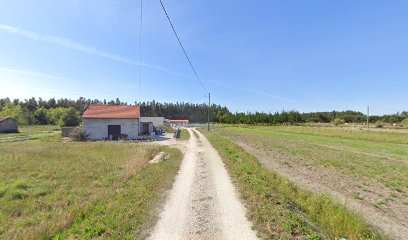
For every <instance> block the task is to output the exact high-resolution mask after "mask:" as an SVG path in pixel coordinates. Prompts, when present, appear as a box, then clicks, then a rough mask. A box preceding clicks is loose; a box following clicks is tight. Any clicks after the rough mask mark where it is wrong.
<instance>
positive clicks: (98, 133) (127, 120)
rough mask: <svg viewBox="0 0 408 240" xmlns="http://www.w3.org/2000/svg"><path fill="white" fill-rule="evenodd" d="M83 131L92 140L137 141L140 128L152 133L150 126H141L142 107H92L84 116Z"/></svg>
mask: <svg viewBox="0 0 408 240" xmlns="http://www.w3.org/2000/svg"><path fill="white" fill-rule="evenodd" d="M82 119H83V130H84V131H85V133H86V134H88V138H89V139H92V140H103V139H114V140H116V139H119V138H123V139H137V138H138V136H139V135H140V134H139V133H140V132H141V131H139V129H140V128H142V129H145V130H147V131H144V133H146V132H147V133H149V132H150V127H149V124H148V123H147V125H146V124H145V125H146V126H147V127H146V126H141V124H140V121H139V120H140V106H116V105H101V104H94V105H90V106H89V107H88V108H87V109H86V110H85V112H84V114H83V115H82Z"/></svg>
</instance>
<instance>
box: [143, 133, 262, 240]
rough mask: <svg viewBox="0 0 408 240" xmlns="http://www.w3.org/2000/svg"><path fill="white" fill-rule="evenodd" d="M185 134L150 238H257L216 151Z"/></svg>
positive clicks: (204, 139)
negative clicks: (182, 152)
mask: <svg viewBox="0 0 408 240" xmlns="http://www.w3.org/2000/svg"><path fill="white" fill-rule="evenodd" d="M188 131H189V132H190V140H189V141H188V143H187V147H186V153H185V156H184V159H183V162H182V164H181V167H180V171H179V173H178V175H177V177H176V181H175V183H174V186H173V189H172V190H171V192H170V194H169V196H168V199H167V201H166V204H165V206H164V210H163V212H162V213H161V214H160V219H159V221H158V223H157V224H156V226H155V228H154V230H153V232H152V234H151V236H150V239H257V237H256V233H255V231H253V230H252V229H251V223H250V222H249V221H248V220H247V219H246V217H245V208H244V206H243V205H242V204H241V202H240V201H239V199H238V197H237V195H236V192H235V189H234V187H233V185H232V182H231V180H230V178H229V176H228V173H227V171H226V169H225V167H224V165H223V163H222V160H221V158H220V156H219V155H218V153H217V151H216V150H215V149H214V148H213V147H212V146H211V144H210V143H209V141H208V140H207V139H206V138H205V137H204V136H203V135H202V134H201V133H199V132H197V131H196V130H191V129H189V130H188ZM193 132H195V133H196V134H197V135H196V134H193ZM196 136H199V139H198V138H197V137H196Z"/></svg>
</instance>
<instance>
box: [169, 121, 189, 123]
mask: <svg viewBox="0 0 408 240" xmlns="http://www.w3.org/2000/svg"><path fill="white" fill-rule="evenodd" d="M169 122H170V123H184V122H190V121H189V120H170V121H169Z"/></svg>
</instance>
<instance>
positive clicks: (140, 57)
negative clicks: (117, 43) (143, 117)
mask: <svg viewBox="0 0 408 240" xmlns="http://www.w3.org/2000/svg"><path fill="white" fill-rule="evenodd" d="M142 27H143V0H140V32H139V103H141V101H140V92H141V91H140V82H141V81H142Z"/></svg>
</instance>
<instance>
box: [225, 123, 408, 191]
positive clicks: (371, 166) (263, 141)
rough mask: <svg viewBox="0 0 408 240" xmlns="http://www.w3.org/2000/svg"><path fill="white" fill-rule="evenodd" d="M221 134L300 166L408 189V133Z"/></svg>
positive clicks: (295, 130) (287, 130) (291, 130)
mask: <svg viewBox="0 0 408 240" xmlns="http://www.w3.org/2000/svg"><path fill="white" fill-rule="evenodd" d="M221 131H222V132H223V133H224V134H227V135H230V136H236V137H240V138H245V139H246V140H247V141H251V140H252V142H254V143H256V144H257V145H258V146H259V147H262V148H263V149H265V150H268V151H274V152H276V153H277V154H280V155H283V156H286V157H291V158H294V159H297V160H298V161H300V162H302V163H304V164H309V165H312V166H313V165H314V166H324V167H327V168H330V169H333V170H335V171H339V172H340V173H341V174H344V175H346V176H350V177H353V178H359V179H361V178H362V177H364V178H366V179H370V180H374V181H376V182H378V183H380V184H382V185H383V186H384V187H387V188H389V189H393V190H395V191H398V192H407V190H408V165H407V162H408V145H407V144H405V141H407V139H408V134H405V135H404V136H405V138H402V137H401V133H391V132H388V133H383V132H364V131H355V130H343V129H322V128H305V127H303V128H300V127H256V128H232V127H227V128H224V129H221ZM255 140H256V142H255ZM381 141H382V142H381Z"/></svg>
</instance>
